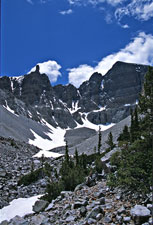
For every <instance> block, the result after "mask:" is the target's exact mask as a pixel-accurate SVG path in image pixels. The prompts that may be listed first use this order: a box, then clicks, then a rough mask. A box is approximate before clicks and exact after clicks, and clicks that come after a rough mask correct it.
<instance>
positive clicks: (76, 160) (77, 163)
mask: <svg viewBox="0 0 153 225" xmlns="http://www.w3.org/2000/svg"><path fill="white" fill-rule="evenodd" d="M75 162H76V166H78V165H79V156H78V150H77V148H76V149H75Z"/></svg>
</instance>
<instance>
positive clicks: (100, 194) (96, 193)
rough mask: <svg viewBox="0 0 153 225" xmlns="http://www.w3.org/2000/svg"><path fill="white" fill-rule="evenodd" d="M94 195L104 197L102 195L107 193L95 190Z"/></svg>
mask: <svg viewBox="0 0 153 225" xmlns="http://www.w3.org/2000/svg"><path fill="white" fill-rule="evenodd" d="M94 197H95V198H102V197H105V194H104V193H103V192H102V191H99V192H95V193H94Z"/></svg>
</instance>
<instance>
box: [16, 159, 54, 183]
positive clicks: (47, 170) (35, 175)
mask: <svg viewBox="0 0 153 225" xmlns="http://www.w3.org/2000/svg"><path fill="white" fill-rule="evenodd" d="M51 171H52V167H51V166H50V165H49V164H48V163H47V162H46V163H45V165H44V168H39V169H37V170H34V166H33V162H32V164H31V172H30V173H28V174H26V175H23V176H22V177H21V178H20V179H19V181H18V185H22V184H23V185H25V186H27V185H29V184H31V183H33V182H36V181H37V180H39V179H41V178H43V177H44V176H48V177H51Z"/></svg>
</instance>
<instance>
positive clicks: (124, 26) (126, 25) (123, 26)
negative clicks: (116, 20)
mask: <svg viewBox="0 0 153 225" xmlns="http://www.w3.org/2000/svg"><path fill="white" fill-rule="evenodd" d="M120 25H121V27H122V28H124V29H127V28H129V25H128V24H124V25H122V24H120Z"/></svg>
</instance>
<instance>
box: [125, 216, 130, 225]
mask: <svg viewBox="0 0 153 225" xmlns="http://www.w3.org/2000/svg"><path fill="white" fill-rule="evenodd" d="M130 220H131V217H130V216H125V217H124V218H123V221H124V222H125V223H129V222H130Z"/></svg>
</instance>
